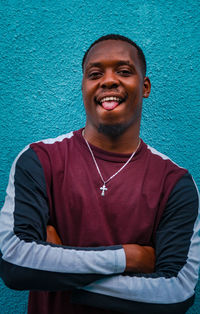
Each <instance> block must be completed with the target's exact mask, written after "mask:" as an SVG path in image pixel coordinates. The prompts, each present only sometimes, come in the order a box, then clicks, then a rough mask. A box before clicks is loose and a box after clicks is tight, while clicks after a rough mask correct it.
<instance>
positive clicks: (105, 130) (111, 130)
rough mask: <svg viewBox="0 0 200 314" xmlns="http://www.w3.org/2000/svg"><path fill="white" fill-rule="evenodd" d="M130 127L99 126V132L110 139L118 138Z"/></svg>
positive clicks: (115, 125)
mask: <svg viewBox="0 0 200 314" xmlns="http://www.w3.org/2000/svg"><path fill="white" fill-rule="evenodd" d="M127 128H128V125H125V124H121V123H117V124H102V123H101V124H99V127H98V132H99V133H102V134H104V135H106V136H108V137H110V138H117V137H119V136H120V135H122V134H123V133H124V132H125V131H126V129H127Z"/></svg>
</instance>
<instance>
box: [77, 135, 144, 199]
mask: <svg viewBox="0 0 200 314" xmlns="http://www.w3.org/2000/svg"><path fill="white" fill-rule="evenodd" d="M82 136H83V138H84V140H85V142H86V144H87V147H88V149H89V151H90V154H91V156H92V159H93V161H94V164H95V166H96V168H97V171H98V174H99V176H100V178H101V181H102V182H103V185H102V186H101V187H100V190H101V191H102V192H101V195H102V196H104V195H105V191H107V190H108V188H107V187H106V184H107V183H108V182H109V181H110V180H111V179H113V178H114V177H115V176H116V175H117V174H118V173H119V172H121V171H122V170H123V169H124V168H125V167H126V166H127V165H128V163H129V162H130V161H131V159H132V158H133V156H134V155H135V153H136V151H137V150H138V148H139V146H140V142H141V141H140V139H139V143H138V146H137V148H136V150H135V151H134V152H133V153H132V154H131V156H130V157H129V159H128V160H127V162H126V163H125V164H124V165H123V166H122V167H121V168H120V169H119V170H118V171H117V172H115V173H114V174H113V175H112V176H111V177H109V178H108V179H107V180H104V178H103V176H102V174H101V171H100V169H99V166H98V165H97V162H96V159H95V157H94V154H93V151H92V149H91V147H90V144H89V143H88V141H87V140H86V138H85V137H84V130H83V132H82Z"/></svg>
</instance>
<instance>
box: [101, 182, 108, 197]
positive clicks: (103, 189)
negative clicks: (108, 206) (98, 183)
mask: <svg viewBox="0 0 200 314" xmlns="http://www.w3.org/2000/svg"><path fill="white" fill-rule="evenodd" d="M100 190H102V192H101V195H102V196H104V195H105V191H107V190H108V189H107V187H106V186H105V183H104V184H103V186H102V187H100Z"/></svg>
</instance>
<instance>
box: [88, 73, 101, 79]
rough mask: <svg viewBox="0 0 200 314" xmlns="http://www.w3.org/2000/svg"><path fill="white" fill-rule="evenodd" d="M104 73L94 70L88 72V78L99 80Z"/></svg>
mask: <svg viewBox="0 0 200 314" xmlns="http://www.w3.org/2000/svg"><path fill="white" fill-rule="evenodd" d="M101 75H102V73H101V72H100V71H92V72H89V73H88V78H89V79H91V80H97V79H98V78H100V77H101Z"/></svg>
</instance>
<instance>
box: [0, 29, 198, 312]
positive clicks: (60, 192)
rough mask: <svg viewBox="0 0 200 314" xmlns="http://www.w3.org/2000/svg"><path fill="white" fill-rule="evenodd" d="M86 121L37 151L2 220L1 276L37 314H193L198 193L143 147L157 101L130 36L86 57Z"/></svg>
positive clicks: (16, 175) (26, 154)
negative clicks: (145, 105) (143, 128)
mask: <svg viewBox="0 0 200 314" xmlns="http://www.w3.org/2000/svg"><path fill="white" fill-rule="evenodd" d="M82 67H83V81H82V93H83V102H84V106H85V110H86V117H87V118H86V125H85V127H84V128H82V129H81V130H78V131H73V132H71V133H68V134H65V135H62V136H59V137H57V138H55V139H48V140H44V141H39V142H37V143H32V144H30V145H28V146H27V147H26V148H25V149H24V150H23V151H22V152H21V153H20V154H19V155H18V157H17V158H16V160H15V162H14V164H13V166H12V168H11V173H10V180H9V184H8V188H7V196H6V200H5V204H4V207H3V209H2V211H1V218H0V247H1V263H0V273H1V276H2V278H3V280H4V281H5V283H6V285H8V286H9V287H10V288H13V289H21V290H23V289H27V290H31V292H30V297H29V310H28V312H29V313H30V314H34V313H42V314H51V313H52V314H57V313H75V314H76V313H77V314H83V313H85V314H86V313H87V314H88V313H95V314H98V313H99V314H100V313H110V314H111V313H113V314H114V313H119V312H121V313H148V314H149V313H150V314H151V313H152V314H155V313H162V314H163V313H173V314H174V313H177V314H181V313H185V312H186V311H187V309H188V308H189V307H190V306H191V305H192V304H193V302H194V289H195V286H196V284H197V281H198V271H199V260H200V258H199V251H200V238H199V235H198V231H199V228H200V222H199V213H198V206H199V203H198V193H197V189H196V186H195V184H194V182H193V179H192V177H191V176H190V174H189V173H188V171H187V170H186V169H183V168H181V167H179V166H178V165H177V164H175V163H173V162H172V161H171V160H170V159H169V158H168V157H167V156H165V155H163V154H161V153H159V152H158V151H156V150H155V149H153V148H152V147H150V146H148V145H147V144H145V143H144V142H143V141H142V139H140V136H139V134H140V121H141V112H142V101H143V98H148V97H149V94H150V89H151V85H150V80H149V78H148V77H147V76H146V61H145V57H144V54H143V52H142V50H141V49H140V47H139V46H137V45H136V44H135V43H134V42H133V41H131V40H130V39H128V38H126V37H123V36H120V35H112V34H111V35H107V36H104V37H101V38H100V39H98V40H97V41H95V42H94V43H93V44H92V45H91V46H90V47H89V49H88V50H87V52H86V53H85V56H84V58H83V63H82Z"/></svg>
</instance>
